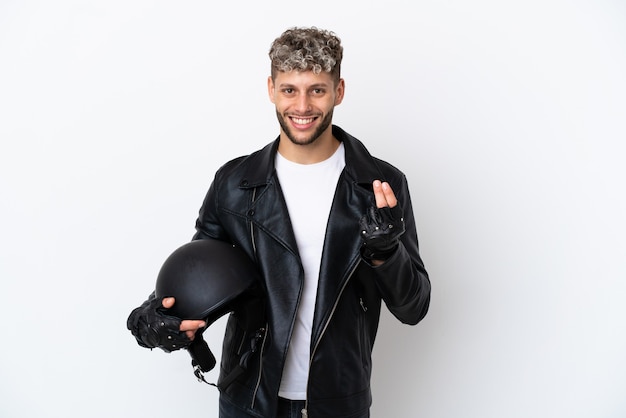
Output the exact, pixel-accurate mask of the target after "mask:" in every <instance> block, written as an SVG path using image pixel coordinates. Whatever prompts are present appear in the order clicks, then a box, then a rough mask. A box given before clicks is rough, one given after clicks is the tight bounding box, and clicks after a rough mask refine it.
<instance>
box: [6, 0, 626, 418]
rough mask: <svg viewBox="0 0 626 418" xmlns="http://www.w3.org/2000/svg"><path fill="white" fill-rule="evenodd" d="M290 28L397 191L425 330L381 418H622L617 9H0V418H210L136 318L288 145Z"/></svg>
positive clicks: (178, 363) (391, 348)
mask: <svg viewBox="0 0 626 418" xmlns="http://www.w3.org/2000/svg"><path fill="white" fill-rule="evenodd" d="M295 25H306V26H309V25H316V26H319V27H322V28H328V29H331V30H334V31H335V32H336V33H337V34H338V35H339V36H340V37H341V38H342V40H343V42H344V46H345V59H344V65H343V76H344V78H345V79H346V99H345V100H344V102H343V103H342V104H341V106H339V107H338V108H337V109H336V112H335V123H337V124H339V125H340V126H342V127H343V128H344V129H346V130H347V131H348V132H350V133H352V134H353V135H355V136H357V137H358V138H360V139H362V140H363V141H364V142H365V143H366V144H367V145H368V146H369V148H370V150H371V151H372V152H373V153H374V154H376V155H377V156H379V157H381V158H383V159H386V160H388V161H390V162H392V163H393V164H394V165H396V166H398V167H400V168H401V169H402V170H403V171H404V172H405V173H406V175H407V177H408V178H409V184H410V186H411V193H412V197H413V201H414V202H413V203H414V206H415V213H416V218H417V225H418V228H419V230H418V231H419V235H420V244H421V250H422V255H423V257H424V260H425V262H426V265H427V268H428V269H429V272H430V274H431V278H432V284H433V294H432V307H431V310H430V313H429V315H428V316H427V317H426V319H425V320H424V321H423V322H422V323H421V324H419V325H418V326H416V327H407V326H404V325H401V324H399V323H397V322H396V321H395V320H392V319H391V317H390V315H389V314H388V312H387V311H385V313H384V316H383V320H382V323H381V329H380V333H379V339H378V340H377V343H376V347H375V369H374V379H373V387H374V405H373V407H372V415H373V417H376V418H395V417H426V418H516V417H520V418H522V417H523V418H544V417H545V418H554V417H567V418H583V417H584V418H618V417H624V416H626V321H625V320H626V303H624V300H625V299H626V245H625V243H624V242H625V235H626V222H625V219H624V218H625V216H624V214H625V213H626V197H625V190H624V189H625V185H624V183H625V179H626V169H625V167H624V166H625V164H624V160H625V157H626V155H625V152H624V148H625V146H624V141H625V140H626V128H625V123H626V122H625V120H626V117H625V116H626V99H625V98H626V81H625V80H626V5H625V3H624V2H622V1H617V0H615V1H609V0H586V1H585V0H580V1H565V0H562V1H560V0H543V1H539V0H526V1H496V0H493V1H489V0H476V1H472V2H466V1H460V0H459V1H454V0H452V1H435V0H417V1H398V0H396V1H387V2H384V3H380V2H340V1H336V0H332V1H326V0H320V1H316V2H309V3H302V2H286V1H274V2H256V1H251V0H250V1H240V2H230V3H228V2H219V3H216V2H209V1H197V0H195V1H179V2H174V1H161V0H145V1H139V0H124V1H122V0H109V1H106V2H105V1H100V2H96V1H79V0H74V1H72V0H57V1H53V2H52V1H43V0H42V1H34V0H27V1H17V0H2V1H0V138H1V149H0V199H1V200H0V228H1V229H0V297H1V298H2V302H1V307H2V326H0V416H1V417H3V418H4V417H6V418H22V417H24V418H26V417H28V418H33V417H37V418H39V417H46V418H47V417H59V418H61V417H63V418H78V417H80V418H83V417H94V418H99V417H107V418H109V417H153V418H157V417H164V418H165V417H167V418H169V417H172V416H206V417H215V416H217V406H216V405H217V391H216V390H215V389H214V388H212V387H209V386H206V385H203V384H200V383H197V382H196V380H195V378H194V377H193V376H192V372H191V366H190V364H189V358H188V355H187V353H185V352H178V353H173V354H165V353H163V352H161V351H152V352H150V351H148V350H145V349H142V348H140V347H138V346H137V345H136V344H135V341H134V339H133V338H132V336H131V335H130V333H129V332H128V331H127V330H126V317H127V315H128V313H129V312H130V310H131V309H132V308H133V307H135V306H137V305H138V304H140V303H141V302H142V301H143V300H144V299H145V297H146V296H147V295H148V293H149V292H150V291H151V289H152V287H153V285H154V280H155V278H156V274H157V272H158V269H159V268H160V266H161V263H162V262H163V260H164V259H165V257H166V256H167V255H169V253H170V252H171V251H173V250H174V249H175V248H176V247H178V246H179V245H181V244H183V243H184V242H186V241H188V240H189V239H190V238H191V235H192V234H193V232H194V230H193V226H194V222H195V218H196V215H197V211H198V209H199V207H200V204H201V202H202V199H203V197H204V194H205V192H206V189H207V188H208V186H209V184H210V182H211V180H212V176H213V174H214V172H215V170H216V169H217V168H218V167H219V166H220V165H221V164H222V163H224V162H225V161H227V160H229V159H231V158H233V157H235V156H238V155H242V154H246V153H249V152H251V151H253V150H255V149H257V148H260V147H261V146H263V145H265V144H266V143H267V142H269V141H271V140H272V139H274V138H275V136H276V135H277V133H278V126H277V123H276V120H275V115H274V109H273V106H272V105H271V103H270V102H269V100H268V99H267V95H266V77H267V75H268V74H269V62H268V58H267V50H268V48H269V45H270V43H271V41H272V40H273V39H274V38H275V37H276V36H278V35H279V34H280V33H281V32H282V31H283V30H284V29H286V28H288V27H291V26H295ZM220 327H223V323H222V322H219V323H217V324H215V326H214V327H212V328H211V329H209V331H207V333H206V334H205V336H206V338H207V339H208V340H209V344H210V345H211V347H212V348H213V349H214V351H216V352H217V353H218V355H219V348H220V345H221V333H222V330H221V329H220ZM346 372H349V371H346ZM209 378H210V379H211V380H215V378H216V376H215V375H214V374H213V372H212V373H211V374H210V375H209Z"/></svg>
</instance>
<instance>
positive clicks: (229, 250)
mask: <svg viewBox="0 0 626 418" xmlns="http://www.w3.org/2000/svg"><path fill="white" fill-rule="evenodd" d="M259 282H260V280H259V273H258V271H257V268H256V266H255V264H254V263H253V262H252V260H251V259H250V258H249V257H248V256H247V255H246V253H244V252H243V250H241V249H240V248H238V247H235V246H233V245H232V244H228V243H227V242H224V241H219V240H216V239H201V240H196V241H191V242H188V243H187V244H185V245H183V246H181V247H179V248H178V249H177V250H175V251H174V252H173V253H172V254H171V255H170V256H169V257H168V258H167V259H166V260H165V263H163V266H162V267H161V270H160V271H159V275H158V276H157V282H156V296H157V298H159V299H162V298H165V297H170V296H173V297H174V298H176V302H175V303H174V306H173V307H172V308H171V309H169V313H171V314H172V315H174V316H176V317H178V318H181V319H202V320H205V321H207V325H210V324H211V323H213V322H214V321H215V320H217V319H219V318H220V317H221V316H223V315H224V314H226V313H227V312H229V311H231V310H232V309H233V304H234V303H235V302H237V299H238V297H239V296H241V295H242V294H244V293H245V292H246V291H248V290H249V289H250V288H251V287H253V286H254V285H257V284H258V283H259Z"/></svg>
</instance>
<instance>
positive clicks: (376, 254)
mask: <svg viewBox="0 0 626 418" xmlns="http://www.w3.org/2000/svg"><path fill="white" fill-rule="evenodd" d="M372 186H373V189H374V198H375V199H376V207H373V206H372V207H370V208H369V209H368V211H367V213H366V214H365V215H363V216H362V217H361V220H360V222H359V225H360V227H361V238H362V239H363V247H362V248H361V255H362V256H363V258H365V259H366V260H368V261H370V262H371V263H372V264H373V265H380V264H382V263H383V262H384V261H386V260H387V259H388V258H389V257H391V256H392V255H393V253H394V252H395V251H396V249H397V248H398V244H399V238H400V236H401V235H402V234H403V233H404V231H405V228H404V215H403V213H402V207H400V206H399V205H398V200H397V199H396V195H395V194H394V192H393V190H392V189H391V186H390V185H389V183H387V182H381V181H380V180H374V182H373V184H372Z"/></svg>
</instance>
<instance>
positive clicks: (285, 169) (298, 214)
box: [276, 143, 346, 399]
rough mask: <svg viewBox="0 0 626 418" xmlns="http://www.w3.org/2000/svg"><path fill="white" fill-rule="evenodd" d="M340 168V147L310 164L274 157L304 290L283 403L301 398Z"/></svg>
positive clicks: (289, 354)
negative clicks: (300, 266)
mask: <svg viewBox="0 0 626 418" xmlns="http://www.w3.org/2000/svg"><path fill="white" fill-rule="evenodd" d="M345 165H346V163H345V150H344V147H343V143H342V144H340V146H339V148H338V149H337V151H335V153H334V154H333V155H332V156H331V157H330V158H328V159H327V160H325V161H322V162H319V163H315V164H297V163H294V162H292V161H289V160H287V159H285V158H284V157H283V156H282V155H280V153H277V154H276V172H277V174H278V180H279V181H280V186H281V188H282V190H283V194H284V196H285V201H286V202H287V208H288V209H289V218H290V219H291V224H292V226H293V230H294V233H295V236H296V243H297V244H298V251H299V253H300V259H301V260H302V266H303V267H304V289H303V292H302V298H301V300H300V305H299V307H298V312H297V315H296V323H295V327H294V330H293V334H292V336H291V341H290V343H289V350H288V352H287V359H286V362H285V368H284V369H283V377H282V380H281V382H280V390H279V392H278V395H279V396H281V397H283V398H286V399H306V388H307V380H308V375H309V360H310V356H311V327H312V325H313V313H314V311H315V299H316V295H317V283H318V280H319V271H320V263H321V259H322V249H323V247H324V238H325V236H326V226H327V224H328V215H329V213H330V207H331V205H332V203H333V197H334V196H335V189H336V188H337V182H338V180H339V176H340V175H341V172H342V171H343V168H344V166H345ZM286 280H288V278H286Z"/></svg>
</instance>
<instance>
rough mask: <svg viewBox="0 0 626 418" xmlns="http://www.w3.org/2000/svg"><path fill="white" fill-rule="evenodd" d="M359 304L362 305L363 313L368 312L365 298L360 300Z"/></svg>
mask: <svg viewBox="0 0 626 418" xmlns="http://www.w3.org/2000/svg"><path fill="white" fill-rule="evenodd" d="M359 304H360V305H361V309H363V312H367V306H365V302H363V298H359Z"/></svg>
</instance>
